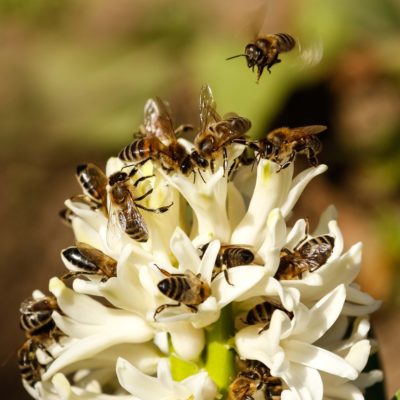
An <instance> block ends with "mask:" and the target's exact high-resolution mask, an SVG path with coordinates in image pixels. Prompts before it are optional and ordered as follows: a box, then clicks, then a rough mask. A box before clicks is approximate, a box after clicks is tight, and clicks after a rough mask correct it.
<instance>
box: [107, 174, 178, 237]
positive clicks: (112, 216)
mask: <svg viewBox="0 0 400 400" xmlns="http://www.w3.org/2000/svg"><path fill="white" fill-rule="evenodd" d="M136 172H137V170H136V169H132V171H131V172H130V174H129V175H128V174H127V173H126V172H123V171H119V172H115V173H114V174H112V175H111V176H110V177H109V181H108V182H109V199H110V200H109V203H110V204H109V207H108V212H109V219H108V227H107V234H108V236H109V235H110V233H111V232H113V233H115V228H117V229H120V230H122V231H123V232H125V233H126V234H127V235H128V236H129V237H130V238H132V239H134V240H137V241H138V242H147V240H148V239H149V232H148V229H147V226H146V223H145V221H144V218H143V217H142V215H141V214H140V212H139V210H138V209H139V208H140V209H142V210H145V211H151V212H154V213H157V214H159V213H164V212H166V211H167V210H168V209H169V207H171V206H172V204H173V203H171V204H169V205H168V206H163V207H159V208H147V207H145V206H143V205H141V204H139V203H138V202H139V201H140V200H143V199H145V198H146V197H147V196H149V195H150V194H151V193H152V192H153V189H149V190H148V191H147V192H146V193H144V194H142V195H141V196H138V197H135V195H134V191H135V189H136V187H137V185H138V184H139V183H140V182H143V180H144V179H148V178H151V177H152V176H143V177H141V178H138V179H137V180H136V181H135V182H134V183H132V182H131V178H132V177H133V176H134V175H135V174H136Z"/></svg>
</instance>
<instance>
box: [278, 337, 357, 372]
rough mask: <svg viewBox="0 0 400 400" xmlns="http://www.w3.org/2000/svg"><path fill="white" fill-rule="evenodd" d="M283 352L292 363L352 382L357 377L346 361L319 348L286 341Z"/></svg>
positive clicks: (303, 343)
mask: <svg viewBox="0 0 400 400" xmlns="http://www.w3.org/2000/svg"><path fill="white" fill-rule="evenodd" d="M284 350H285V353H286V355H287V357H288V358H289V359H290V360H291V361H292V362H296V363H299V364H303V365H306V366H308V367H311V368H314V369H319V370H321V371H325V372H328V373H331V374H334V375H337V376H340V377H343V378H346V379H350V380H354V379H356V378H357V376H358V372H357V370H356V369H355V368H354V367H353V366H352V365H350V364H349V363H348V362H347V361H345V360H344V359H343V358H341V357H339V356H337V355H336V354H334V353H332V352H330V351H327V350H324V349H321V348H320V347H316V346H313V345H311V344H308V343H305V342H299V341H296V340H287V341H285V344H284Z"/></svg>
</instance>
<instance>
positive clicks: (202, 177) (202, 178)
mask: <svg viewBox="0 0 400 400" xmlns="http://www.w3.org/2000/svg"><path fill="white" fill-rule="evenodd" d="M197 172H198V173H199V175H200V178H201V180H202V181H203V182H204V183H206V180H205V179H204V176H203V175H202V174H201V171H200V168H198V169H197ZM193 183H194V182H193Z"/></svg>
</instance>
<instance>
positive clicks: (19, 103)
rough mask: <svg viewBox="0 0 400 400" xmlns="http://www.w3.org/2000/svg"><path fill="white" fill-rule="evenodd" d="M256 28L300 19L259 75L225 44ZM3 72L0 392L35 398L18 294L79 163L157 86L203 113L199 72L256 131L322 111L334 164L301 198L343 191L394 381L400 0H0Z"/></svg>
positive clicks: (50, 255)
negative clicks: (294, 46) (23, 365)
mask: <svg viewBox="0 0 400 400" xmlns="http://www.w3.org/2000/svg"><path fill="white" fill-rule="evenodd" d="M260 30H262V31H263V32H265V33H274V32H282V31H283V32H287V33H290V34H292V35H293V36H295V37H296V38H297V39H298V40H299V41H300V43H301V46H302V50H303V53H301V54H302V55H301V54H300V55H299V54H298V52H297V50H296V51H293V52H291V53H290V54H289V53H288V54H285V55H283V56H282V60H283V62H282V63H281V64H280V65H278V66H275V67H273V69H272V74H271V75H268V73H267V72H265V76H263V77H262V79H261V81H260V83H259V84H258V85H257V84H255V80H256V76H255V74H252V73H251V71H250V70H248V69H247V67H246V65H245V60H244V59H243V58H238V59H235V60H232V61H225V58H227V57H229V56H232V55H235V54H239V53H241V52H242V51H243V48H244V45H245V44H246V43H247V42H248V41H250V40H251V39H253V37H254V35H255V34H256V33H258V31H260ZM306 55H307V58H308V60H309V61H308V62H303V60H302V59H303V58H305V56H306ZM0 77H1V78H0V82H1V83H0V133H1V136H0V144H1V146H0V154H1V174H2V177H1V182H2V184H3V190H2V201H1V207H0V215H1V238H0V239H1V245H2V250H1V254H3V256H4V257H3V263H2V266H1V269H2V270H1V276H2V279H1V291H0V295H1V303H2V305H3V307H2V309H3V316H2V317H3V318H2V319H3V330H2V335H1V337H2V347H1V354H0V362H1V361H3V360H4V362H5V365H4V366H3V367H2V368H1V369H0V371H1V378H2V379H1V381H2V382H3V394H4V395H5V398H6V397H7V398H9V399H27V398H28V395H27V394H25V393H24V391H23V389H22V386H21V383H20V379H19V375H18V371H17V365H16V360H15V357H14V356H13V354H14V353H15V351H16V349H17V348H18V346H19V344H20V343H22V341H23V336H22V333H20V331H19V329H18V307H19V303H20V302H21V300H23V299H24V298H26V297H28V296H29V295H30V294H31V292H32V290H33V289H34V288H38V289H42V290H46V289H47V283H48V279H49V278H50V277H51V276H54V275H60V274H62V273H63V271H64V270H63V266H62V264H61V261H60V259H59V252H60V250H61V249H62V248H65V247H67V246H69V245H71V244H72V240H73V238H72V234H71V232H70V230H69V229H68V228H67V227H65V226H63V225H62V223H61V222H60V221H59V218H58V216H57V213H58V211H59V210H60V209H61V208H62V204H63V201H64V199H65V198H67V197H69V196H70V195H72V194H74V193H76V192H78V186H77V183H76V182H75V178H74V171H75V166H76V165H77V164H79V163H82V162H87V161H92V162H95V163H97V164H98V165H101V166H103V165H104V163H105V160H106V159H107V158H108V157H109V156H111V155H115V154H117V152H118V151H119V149H120V148H121V147H122V146H124V145H126V144H127V143H128V142H129V140H130V139H131V133H132V132H133V131H134V130H135V129H136V128H137V126H138V125H139V123H140V121H141V119H142V114H143V105H144V102H145V100H146V99H147V98H149V97H153V96H161V97H162V98H165V99H168V100H169V101H170V103H171V106H172V109H173V111H174V114H175V117H176V121H177V123H186V122H191V123H194V124H197V119H198V116H197V101H198V94H199V89H200V86H201V85H202V84H204V83H208V84H210V85H211V87H212V88H213V91H214V95H215V98H216V100H217V103H218V104H219V110H220V111H221V112H222V113H224V112H228V111H235V112H237V113H239V114H240V115H244V116H246V117H249V118H250V119H251V120H252V122H253V126H254V129H253V134H254V136H262V135H263V134H265V133H266V132H267V130H268V129H270V128H275V127H278V126H281V125H288V126H301V125H309V124H326V125H328V127H329V130H328V131H327V133H324V134H323V135H321V138H322V139H323V142H324V151H323V153H322V154H321V156H320V160H321V162H324V163H327V164H328V165H329V171H328V173H326V174H325V175H324V176H323V177H320V178H318V179H317V180H316V181H315V182H313V183H312V184H311V185H310V186H309V187H308V188H307V190H306V192H305V194H304V196H303V197H302V199H301V202H300V203H299V205H298V206H297V211H296V212H297V215H298V216H302V217H304V216H308V217H309V218H310V220H311V221H314V222H315V221H316V218H317V216H318V215H319V213H320V212H321V211H322V210H323V209H324V208H325V207H326V206H328V205H329V204H332V203H334V204H335V205H336V206H337V208H338V210H339V222H340V225H341V228H342V229H343V232H344V235H345V238H346V243H347V247H349V246H350V245H351V244H352V243H355V242H356V241H359V240H361V241H362V242H363V243H364V265H363V269H362V273H361V275H360V278H359V283H360V284H361V285H362V287H363V288H364V289H365V290H366V291H367V292H369V293H371V294H373V295H374V296H375V297H376V298H379V299H382V300H383V301H384V304H383V307H382V309H381V310H380V311H379V312H378V313H376V315H375V316H374V318H373V319H374V329H375V334H376V336H377V338H378V340H379V342H380V356H381V361H382V365H383V368H384V370H385V374H386V390H387V393H388V396H389V394H390V395H392V394H393V393H394V391H395V390H396V389H397V388H398V387H400V369H399V368H397V365H398V362H397V360H398V359H399V356H400V342H399V339H398V337H399V335H400V315H399V313H398V308H399V295H398V294H397V293H398V290H399V286H400V278H399V267H398V265H399V261H400V252H399V249H400V205H399V198H400V3H399V2H398V0H369V1H368V2H365V1H361V0H353V1H351V2H345V1H336V0H325V1H324V2H320V1H318V0H301V1H299V0H285V1H283V0H280V1H275V2H274V1H270V2H268V3H265V4H264V3H263V2H261V1H255V0H253V1H247V2H242V1H239V0H235V1H232V0H223V1H221V0H220V1H218V2H215V1H212V0H203V1H201V2H187V1H185V0H156V1H151V2H148V1H145V0H119V1H113V2H110V1H106V0H93V1H91V2H84V1H78V0H57V1H55V0H40V1H36V0H0ZM299 163H300V162H299Z"/></svg>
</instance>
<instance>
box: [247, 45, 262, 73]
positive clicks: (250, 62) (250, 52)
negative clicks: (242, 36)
mask: <svg viewBox="0 0 400 400" xmlns="http://www.w3.org/2000/svg"><path fill="white" fill-rule="evenodd" d="M244 53H245V54H246V60H247V66H248V67H249V68H253V67H254V66H255V65H256V64H257V62H258V61H259V60H260V59H261V58H262V56H263V52H262V50H261V49H260V48H259V47H258V46H256V45H255V44H248V45H247V46H246V48H245V50H244Z"/></svg>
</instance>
